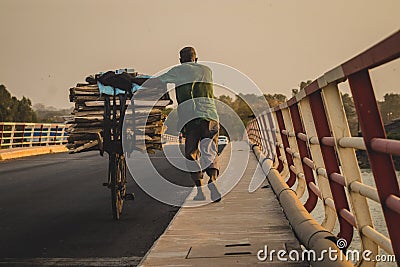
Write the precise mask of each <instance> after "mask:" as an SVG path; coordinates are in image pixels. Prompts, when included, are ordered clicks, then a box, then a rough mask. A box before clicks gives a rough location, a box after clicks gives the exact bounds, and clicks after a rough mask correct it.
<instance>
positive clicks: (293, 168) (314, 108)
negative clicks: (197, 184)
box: [247, 31, 400, 266]
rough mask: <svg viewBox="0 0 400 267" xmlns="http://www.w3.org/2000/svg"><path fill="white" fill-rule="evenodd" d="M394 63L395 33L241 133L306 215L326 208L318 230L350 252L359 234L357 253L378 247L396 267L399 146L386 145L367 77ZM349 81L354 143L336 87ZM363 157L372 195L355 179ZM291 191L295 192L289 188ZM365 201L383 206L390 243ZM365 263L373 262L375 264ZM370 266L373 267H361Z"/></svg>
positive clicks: (398, 50) (399, 51) (399, 43)
mask: <svg viewBox="0 0 400 267" xmlns="http://www.w3.org/2000/svg"><path fill="white" fill-rule="evenodd" d="M399 57H400V31H398V32H396V33H395V34H393V35H392V36H390V37H388V38H387V39H385V40H383V41H382V42H380V43H378V44H377V45H375V46H373V47H372V48H370V49H368V50H367V51H365V52H363V53H361V54H359V55H357V56H356V57H354V58H352V59H350V60H349V61H347V62H345V63H344V64H341V65H340V66H338V67H337V68H334V69H333V70H331V71H329V72H327V73H325V74H324V75H323V76H321V77H319V78H318V79H316V80H315V81H314V82H312V83H311V84H310V85H308V86H307V87H306V88H304V89H303V90H301V91H300V92H299V93H298V94H297V95H296V96H294V97H293V98H291V99H290V100H288V101H287V102H286V103H284V104H282V105H280V106H278V107H275V108H271V109H269V110H266V111H265V112H264V113H263V114H262V115H260V116H258V117H257V118H255V119H253V120H252V121H250V122H249V123H248V125H247V133H248V136H249V139H250V142H252V143H253V144H255V145H257V146H258V147H259V148H260V149H261V150H262V153H263V154H264V155H265V157H266V158H268V159H271V160H272V161H274V166H275V167H276V170H277V171H278V172H279V173H280V175H281V176H282V177H284V178H287V180H286V183H287V185H288V186H289V187H290V188H293V190H294V191H295V192H296V195H297V197H298V198H301V197H302V196H303V195H304V193H305V191H306V190H307V192H308V198H307V200H306V202H305V203H304V204H303V205H304V207H305V209H306V210H307V211H308V212H311V211H312V210H313V209H314V208H315V206H316V203H317V201H318V200H321V201H322V202H323V204H324V210H325V219H324V221H323V222H322V224H321V226H323V227H324V228H325V229H327V230H328V231H332V230H333V228H334V226H335V222H336V219H337V220H338V222H339V230H340V232H339V234H338V237H340V238H344V239H345V240H346V241H347V244H348V245H349V244H350V242H351V241H352V239H353V230H354V229H356V230H357V231H358V232H359V235H360V238H361V250H363V251H365V250H370V251H371V252H372V253H373V254H372V255H373V256H375V255H377V254H378V253H379V249H378V248H379V247H381V248H382V249H384V250H385V251H386V252H388V253H389V254H394V255H395V257H396V261H397V264H398V265H399V266H400V227H399V226H398V224H399V222H400V193H399V184H398V181H397V177H396V173H395V169H394V164H393V160H392V157H391V155H400V141H398V140H389V139H387V138H386V133H385V129H384V127H383V123H382V118H381V115H380V112H379V109H378V106H377V102H376V98H375V95H374V89H373V86H372V84H371V79H370V76H369V70H370V69H373V68H375V67H378V66H381V65H383V64H386V63H388V62H390V61H393V60H395V59H398V58H399ZM345 80H348V81H349V84H350V88H351V92H352V96H353V99H354V103H355V108H356V111H357V115H358V119H359V123H360V128H361V133H362V137H352V136H351V133H350V130H349V125H348V121H347V118H346V114H345V111H344V107H343V103H342V99H341V95H340V91H339V89H338V84H339V83H342V82H344V81H345ZM356 149H362V150H366V152H367V154H368V158H369V162H370V166H371V169H372V172H373V176H374V180H375V184H376V187H372V186H368V185H366V184H364V183H363V181H362V179H361V172H360V168H359V165H358V161H357V158H356V154H355V150H356ZM295 184H297V186H296V188H294V185H295ZM367 199H371V200H373V201H375V202H378V203H380V204H381V207H382V211H383V214H384V218H385V222H386V226H387V229H388V232H389V236H384V235H383V234H382V233H380V232H378V231H377V230H376V229H375V228H374V225H373V221H372V218H371V212H370V208H369V205H368V202H367ZM373 256H371V257H373ZM358 264H360V265H362V266H374V265H375V264H376V262H359V263H358Z"/></svg>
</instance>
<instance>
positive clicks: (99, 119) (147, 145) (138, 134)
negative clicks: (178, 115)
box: [67, 76, 171, 153]
mask: <svg viewBox="0 0 400 267" xmlns="http://www.w3.org/2000/svg"><path fill="white" fill-rule="evenodd" d="M86 81H87V83H80V84H77V85H76V86H75V87H72V88H70V94H69V98H70V102H74V103H75V108H74V110H73V112H72V115H73V120H72V121H69V122H68V124H70V127H69V136H68V145H67V146H68V148H69V149H70V153H78V152H84V151H90V150H100V151H101V153H102V152H103V151H104V149H105V147H104V146H106V145H107V140H113V132H112V130H111V132H110V127H111V125H114V126H115V124H117V125H121V123H122V120H121V121H120V118H121V114H120V113H121V112H120V110H122V109H121V108H120V107H121V106H120V105H121V104H122V105H126V106H127V105H129V107H128V108H127V109H126V112H125V114H122V115H123V116H122V118H124V121H123V124H124V127H123V128H122V129H121V130H122V131H124V137H125V142H124V150H128V151H127V152H131V151H132V150H141V151H148V152H154V149H157V150H161V149H162V138H161V136H162V134H163V133H164V131H165V127H164V124H163V122H164V120H165V117H166V116H165V115H164V114H163V111H164V110H165V107H166V106H167V105H169V104H170V103H171V100H170V98H169V96H168V93H166V88H165V90H164V89H163V90H161V89H158V88H143V89H141V90H138V91H137V92H136V93H135V94H134V95H133V97H132V98H133V99H130V97H128V98H124V97H121V96H117V97H116V100H115V103H114V101H113V97H112V96H107V95H101V94H100V91H99V88H98V86H97V82H96V79H93V76H89V77H88V78H87V79H86ZM131 100H132V104H131ZM105 101H108V102H107V103H108V104H107V105H106V106H109V107H110V110H109V111H108V112H107V111H106V110H105V107H106V106H105ZM121 102H122V103H121ZM123 102H125V103H123ZM114 104H115V110H116V117H115V118H114V117H113V116H112V115H110V114H112V113H113V108H114ZM105 130H106V131H105ZM110 136H111V137H110ZM119 136H122V135H119ZM119 138H120V137H119ZM121 142H122V141H121ZM105 150H106V151H107V149H105Z"/></svg>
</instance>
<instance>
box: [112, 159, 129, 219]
mask: <svg viewBox="0 0 400 267" xmlns="http://www.w3.org/2000/svg"><path fill="white" fill-rule="evenodd" d="M110 165H112V166H110V175H111V179H110V180H111V181H110V182H111V206H112V214H113V218H114V220H119V218H120V217H121V213H122V208H123V205H124V200H125V196H126V162H125V157H124V156H123V155H113V156H111V159H110Z"/></svg>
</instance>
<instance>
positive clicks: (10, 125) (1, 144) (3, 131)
mask: <svg viewBox="0 0 400 267" xmlns="http://www.w3.org/2000/svg"><path fill="white" fill-rule="evenodd" d="M67 138H68V127H67V126H66V125H65V124H54V123H23V122H0V149H5V148H16V147H32V146H47V145H62V144H66V143H67Z"/></svg>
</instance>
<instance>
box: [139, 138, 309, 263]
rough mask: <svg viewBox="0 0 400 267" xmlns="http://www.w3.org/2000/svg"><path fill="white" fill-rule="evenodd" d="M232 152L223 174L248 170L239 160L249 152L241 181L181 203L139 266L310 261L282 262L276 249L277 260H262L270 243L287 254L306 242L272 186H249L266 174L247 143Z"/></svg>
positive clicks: (225, 160) (226, 156)
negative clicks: (200, 200) (202, 200)
mask: <svg viewBox="0 0 400 267" xmlns="http://www.w3.org/2000/svg"><path fill="white" fill-rule="evenodd" d="M226 150H229V149H226ZM229 152H230V151H224V152H223V154H222V156H221V157H222V162H223V163H225V164H228V162H230V164H231V163H232V166H229V168H226V166H225V167H224V168H223V169H226V171H225V173H224V174H223V175H232V173H241V172H243V170H242V171H240V170H235V166H237V165H238V164H237V163H238V162H239V161H243V160H244V159H245V158H247V157H248V156H249V162H248V164H247V168H246V170H245V172H244V175H243V177H242V179H241V180H240V181H239V183H238V184H237V185H236V187H235V188H234V189H233V190H232V191H231V192H230V193H228V194H227V195H226V196H225V197H224V198H223V199H222V201H221V202H219V203H212V204H208V205H204V206H200V207H188V208H181V209H180V211H179V212H178V213H177V215H176V216H175V218H174V220H173V221H172V222H171V224H170V225H169V227H168V228H167V230H166V231H165V232H164V234H163V235H162V236H161V237H160V238H159V239H158V240H157V242H156V243H155V244H154V245H153V247H152V248H151V249H150V251H149V252H148V253H147V255H146V256H145V257H144V258H143V260H142V262H141V264H140V265H139V266H152V267H155V266H207V267H211V266H254V265H267V266H270V265H273V266H308V263H306V262H291V261H286V262H280V261H278V260H277V257H276V253H275V254H274V255H273V257H272V261H271V260H270V259H269V258H268V259H267V260H266V261H260V260H258V258H257V253H258V251H260V250H263V249H264V248H265V246H268V251H271V250H273V249H274V250H276V251H278V250H285V251H286V258H287V257H288V256H287V255H288V253H289V251H291V250H297V251H301V248H300V245H299V242H298V241H297V239H296V237H295V236H294V234H293V232H292V231H291V228H290V225H289V222H288V221H287V219H286V217H285V215H284V214H283V211H282V209H281V207H280V205H279V202H278V201H277V199H276V196H275V194H274V192H273V191H272V190H271V188H259V189H258V190H257V191H256V192H254V193H249V192H248V186H249V183H250V180H251V178H252V177H253V175H261V176H265V175H264V174H263V173H262V172H261V171H260V169H259V168H258V163H257V160H256V158H255V156H254V155H253V154H252V153H251V152H250V149H249V148H248V146H247V145H246V144H242V145H240V146H232V155H233V156H232V158H231V159H229V157H230V155H231V153H229ZM232 170H233V171H232ZM221 178H223V176H221ZM221 178H220V179H221ZM264 185H267V182H264ZM194 193H195V192H193V193H192V194H191V195H189V197H188V199H187V200H186V205H187V206H190V205H191V204H194V203H193V200H192V199H193V196H194ZM207 197H209V196H207ZM300 255H301V253H300ZM261 256H262V255H261Z"/></svg>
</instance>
